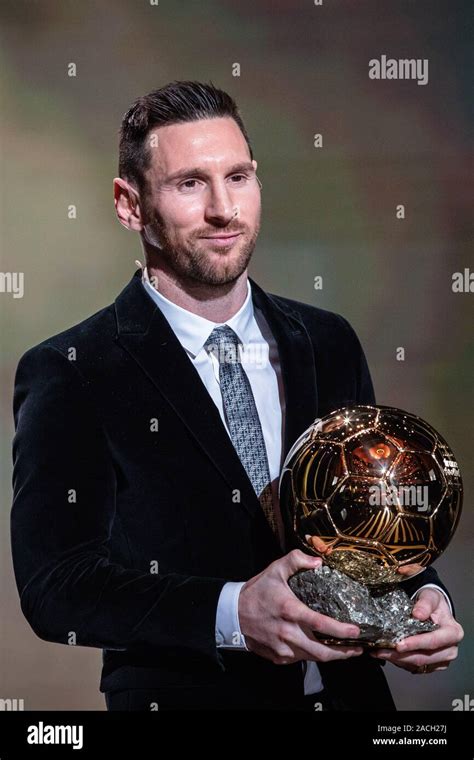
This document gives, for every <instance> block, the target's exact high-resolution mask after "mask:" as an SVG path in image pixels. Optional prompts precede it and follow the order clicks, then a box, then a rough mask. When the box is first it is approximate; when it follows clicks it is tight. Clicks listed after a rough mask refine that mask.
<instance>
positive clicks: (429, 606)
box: [411, 588, 441, 620]
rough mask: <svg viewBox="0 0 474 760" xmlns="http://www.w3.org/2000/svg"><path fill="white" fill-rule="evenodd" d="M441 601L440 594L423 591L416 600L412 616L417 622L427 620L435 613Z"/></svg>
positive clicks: (429, 589)
mask: <svg viewBox="0 0 474 760" xmlns="http://www.w3.org/2000/svg"><path fill="white" fill-rule="evenodd" d="M440 601H441V594H440V593H439V592H438V591H435V589H432V588H427V589H424V590H423V591H422V592H421V594H420V595H419V597H418V599H417V600H416V604H415V606H414V607H413V611H412V613H411V614H412V616H413V617H415V618H417V619H418V620H428V618H429V617H430V615H431V614H432V613H433V612H435V610H436V609H437V608H438V605H439V603H440Z"/></svg>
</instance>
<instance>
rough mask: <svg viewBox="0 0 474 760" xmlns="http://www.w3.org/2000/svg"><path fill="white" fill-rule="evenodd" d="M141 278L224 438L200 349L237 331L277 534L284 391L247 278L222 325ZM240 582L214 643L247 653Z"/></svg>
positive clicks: (225, 591)
mask: <svg viewBox="0 0 474 760" xmlns="http://www.w3.org/2000/svg"><path fill="white" fill-rule="evenodd" d="M142 282H143V286H144V288H145V290H146V292H147V293H148V294H149V296H150V297H151V298H152V299H153V301H154V302H155V303H156V304H157V305H158V307H159V308H160V310H161V311H162V313H163V314H164V316H165V318H166V320H167V321H168V322H169V324H170V326H171V328H172V330H173V332H174V333H175V334H176V337H177V338H178V340H179V342H180V343H181V345H182V346H183V348H184V350H185V351H186V353H187V355H188V357H189V359H190V361H191V362H192V364H193V365H194V366H195V368H196V370H197V371H198V373H199V375H200V377H201V380H202V382H203V383H204V385H205V386H206V389H207V391H208V392H209V395H210V396H211V398H212V400H213V401H214V403H215V405H216V406H217V408H218V410H219V414H220V416H221V419H222V422H223V424H224V426H225V428H226V430H227V433H228V434H229V437H230V432H229V429H228V426H227V422H226V419H225V414H224V408H223V404H222V395H221V391H220V384H219V362H218V360H217V358H216V356H215V355H214V354H213V353H212V352H208V351H207V350H206V349H205V348H204V344H205V342H206V340H207V339H208V337H209V335H210V334H211V332H212V330H213V329H214V327H216V326H217V325H219V324H226V325H228V326H229V327H231V328H232V329H233V330H234V332H235V333H236V335H237V337H238V339H239V342H240V345H239V352H240V358H241V363H242V367H243V369H244V370H245V372H246V374H247V377H248V379H249V382H250V386H251V388H252V393H253V396H254V399H255V405H256V407H257V412H258V416H259V418H260V424H261V426H262V433H263V437H264V440H265V446H266V450H267V458H268V466H269V470H270V478H271V481H272V492H273V500H274V502H273V503H274V505H275V512H276V518H277V524H278V528H279V531H280V535H281V531H282V524H281V517H280V513H279V501H278V480H279V477H280V472H281V466H282V461H281V460H282V442H283V435H284V419H285V395H284V391H283V383H282V376H281V367H280V362H279V357H278V348H277V345H276V341H275V339H274V337H273V335H272V333H271V331H270V328H269V326H268V323H267V321H266V320H265V317H264V315H263V313H262V312H261V311H260V310H258V309H254V305H253V301H252V290H251V285H250V282H249V281H248V280H247V296H246V298H245V301H244V303H243V304H242V306H241V307H240V309H239V310H238V312H237V313H236V314H234V316H233V317H231V318H230V319H228V320H227V321H226V322H225V323H222V322H212V321H210V320H209V319H205V318H204V317H201V316H199V315H198V314H193V313H192V312H190V311H188V310H187V309H183V308H182V307H181V306H178V305H177V304H175V303H173V302H172V301H170V300H169V299H168V298H165V297H164V296H163V295H162V294H161V293H160V292H159V291H157V290H156V289H155V288H154V287H153V285H152V284H151V282H150V280H149V278H148V273H147V270H146V267H144V268H143V279H142ZM244 583H245V581H242V582H231V581H229V582H228V583H226V584H225V585H224V586H223V588H222V591H221V593H220V596H219V601H218V606H217V614H216V643H217V646H218V647H219V648H227V649H233V650H236V649H238V650H243V651H248V649H247V646H246V644H245V637H244V635H243V634H242V632H241V630H240V623H239V614H238V602H239V594H240V590H241V588H242V586H243V585H244ZM428 586H432V587H433V588H436V589H437V590H438V591H442V589H440V588H438V587H437V586H434V585H433V584H427V586H424V587H423V588H426V587H428ZM420 590H421V589H420ZM444 596H446V595H444ZM446 598H447V597H446ZM448 603H449V599H448ZM302 666H303V670H304V673H305V676H304V693H305V694H314V693H316V692H319V691H321V689H322V688H323V683H322V679H321V674H320V672H319V668H318V666H317V664H316V662H314V661H313V660H309V661H307V662H304V663H302Z"/></svg>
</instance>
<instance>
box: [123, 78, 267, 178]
mask: <svg viewBox="0 0 474 760" xmlns="http://www.w3.org/2000/svg"><path fill="white" fill-rule="evenodd" d="M222 116H229V117H230V118H232V119H234V121H235V122H236V123H237V125H238V126H239V128H240V130H241V132H242V134H243V136H244V137H245V140H246V142H247V145H248V148H249V151H250V157H251V159H253V152H252V146H251V144H250V140H249V136H248V134H247V130H246V129H245V126H244V123H243V121H242V117H241V115H240V113H239V109H238V108H237V104H236V102H235V101H234V99H233V98H231V96H230V95H228V93H226V92H224V90H220V89H218V88H217V87H214V85H213V84H212V82H211V83H209V84H203V83H202V82H191V81H175V82H171V83H170V84H167V85H165V86H164V87H161V88H160V89H159V90H153V92H150V93H148V95H143V96H142V97H140V98H138V99H137V100H136V101H135V102H134V104H133V105H132V107H131V108H130V109H129V110H128V111H127V113H126V114H125V115H124V117H123V119H122V125H121V128H120V146H119V168H118V170H119V176H120V177H122V178H123V179H127V180H128V181H130V182H135V183H136V185H137V186H138V188H139V189H140V190H145V191H146V181H145V171H146V170H147V169H148V168H149V166H150V162H151V151H150V148H149V147H147V145H146V137H147V135H148V133H149V132H150V130H152V129H153V128H155V127H164V126H166V125H169V124H179V123H183V122H188V121H198V120H200V119H213V118H217V117H222Z"/></svg>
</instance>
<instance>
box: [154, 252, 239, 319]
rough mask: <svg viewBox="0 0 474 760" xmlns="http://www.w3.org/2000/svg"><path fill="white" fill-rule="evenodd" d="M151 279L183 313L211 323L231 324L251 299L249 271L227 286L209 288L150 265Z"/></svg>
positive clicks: (211, 286)
mask: <svg viewBox="0 0 474 760" xmlns="http://www.w3.org/2000/svg"><path fill="white" fill-rule="evenodd" d="M147 272H148V278H149V279H150V281H151V284H152V285H153V286H154V287H155V288H156V290H157V291H158V292H159V293H161V295H163V296H164V297H165V298H167V299H168V300H169V301H172V302H173V303H175V304H176V305H177V306H181V308H182V309H186V310H187V311H190V312H191V313H192V314H197V315H198V316H200V317H204V318H205V319H209V320H210V321H211V322H219V323H220V322H227V321H228V320H229V319H231V317H233V316H234V314H236V313H237V312H238V311H239V309H240V307H241V306H242V304H243V303H244V301H245V299H246V298H247V270H246V269H245V270H244V271H243V272H242V274H241V275H240V276H239V277H238V278H237V279H236V280H234V281H233V282H229V283H226V284H225V285H206V284H203V283H201V282H196V281H195V280H189V279H187V280H185V281H183V280H181V279H178V278H177V277H176V275H175V274H174V273H172V272H169V271H167V270H166V269H163V268H161V267H159V266H154V265H151V264H147Z"/></svg>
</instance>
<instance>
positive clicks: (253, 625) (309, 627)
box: [239, 549, 363, 665]
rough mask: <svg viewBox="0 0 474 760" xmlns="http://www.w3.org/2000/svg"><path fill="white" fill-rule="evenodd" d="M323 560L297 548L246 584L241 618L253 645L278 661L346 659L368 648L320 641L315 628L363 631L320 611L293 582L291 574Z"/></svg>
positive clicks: (349, 634)
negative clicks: (302, 599)
mask: <svg viewBox="0 0 474 760" xmlns="http://www.w3.org/2000/svg"><path fill="white" fill-rule="evenodd" d="M321 562H322V560H321V559H319V558H318V557H312V556H310V555H308V554H305V553H304V552H302V551H300V550H299V549H295V550H293V551H291V552H290V553H289V554H287V555H286V556H284V557H282V558H281V559H278V560H276V561H275V562H272V564H271V565H269V566H268V567H266V568H265V570H263V571H262V572H261V573H259V574H258V575H255V576H254V577H253V578H250V580H248V581H247V582H246V583H245V584H244V586H242V589H241V591H240V595H239V622H240V630H241V632H242V633H243V635H244V636H245V641H246V644H247V648H248V649H249V651H251V652H254V653H255V654H258V655H260V656H261V657H264V658H265V659H267V660H271V661H272V662H274V663H275V664H276V665H289V664H291V663H293V662H298V661H300V660H315V661H316V662H329V661H330V660H346V659H348V658H349V657H354V656H357V655H360V654H362V652H363V649H362V647H357V646H354V645H349V646H343V645H337V646H328V645H326V644H322V643H320V642H318V640H317V639H316V638H315V636H314V635H313V633H312V631H317V632H318V633H321V634H324V635H327V636H335V637H337V638H354V637H356V636H358V635H359V632H360V631H359V628H358V627H357V626H356V625H350V624H346V623H339V622H338V621H337V620H333V618H330V617H327V616H326V615H322V614H321V613H319V612H314V611H313V610H311V609H310V608H309V607H307V605H306V604H303V602H300V600H299V599H298V598H297V597H296V596H295V594H294V593H293V592H292V590H291V589H290V587H289V585H288V578H289V577H290V576H291V575H293V574H294V573H296V572H297V571H298V570H308V569H312V568H315V567H318V566H319V565H321Z"/></svg>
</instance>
